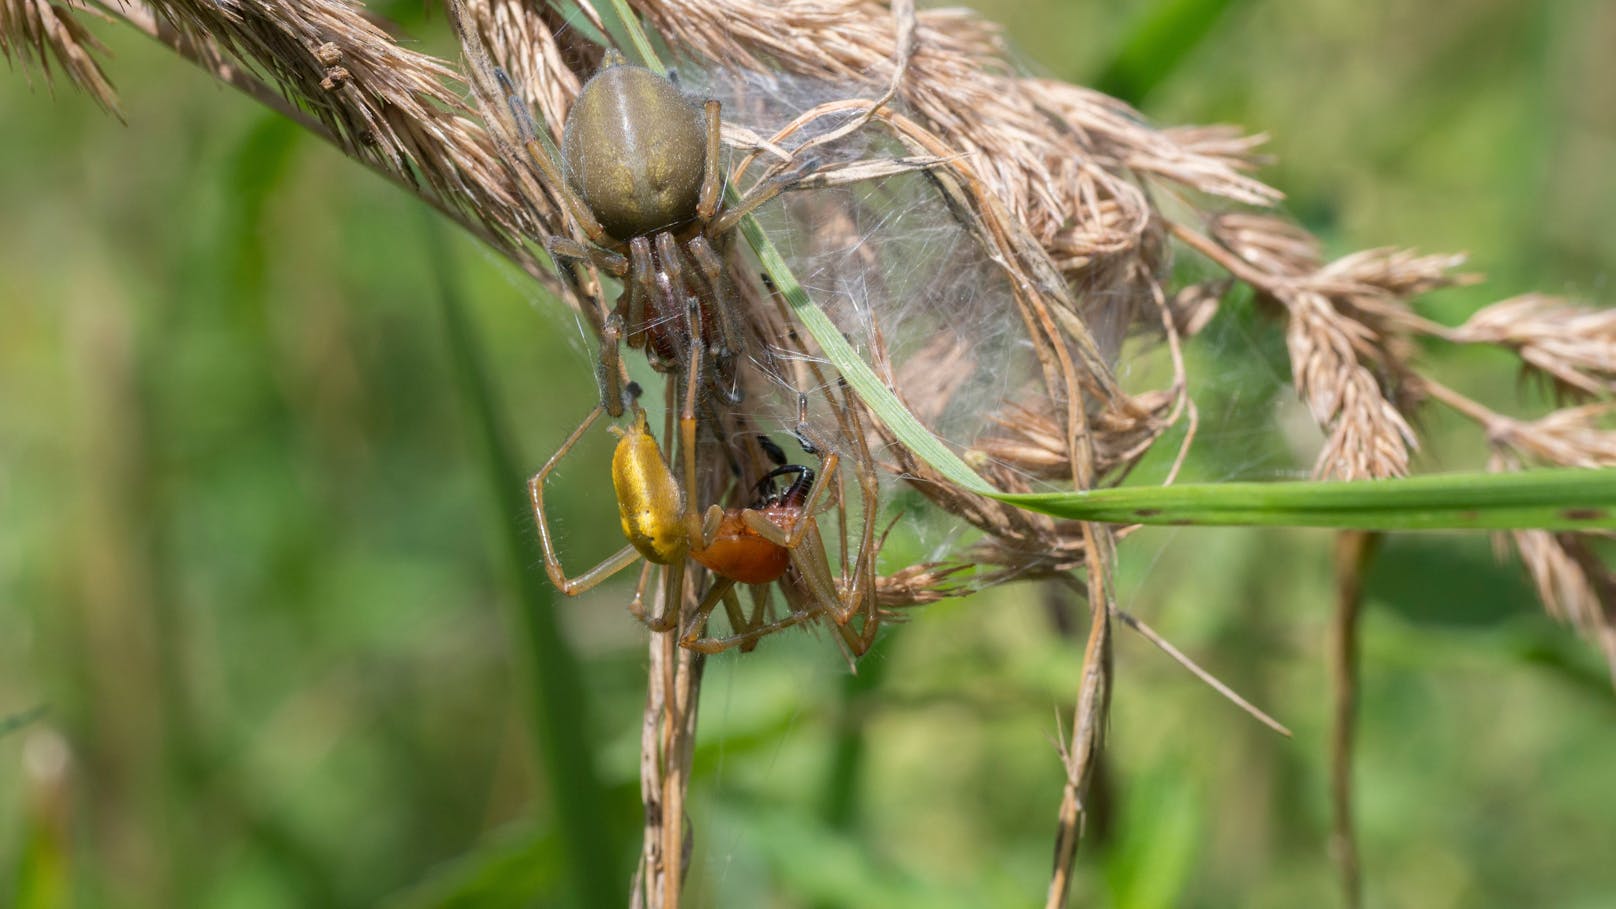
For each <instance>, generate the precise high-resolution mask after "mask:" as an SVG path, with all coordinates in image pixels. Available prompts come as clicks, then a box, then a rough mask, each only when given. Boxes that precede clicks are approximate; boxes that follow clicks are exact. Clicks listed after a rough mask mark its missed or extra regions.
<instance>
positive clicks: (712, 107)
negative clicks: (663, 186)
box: [696, 100, 724, 223]
mask: <svg viewBox="0 0 1616 909" xmlns="http://www.w3.org/2000/svg"><path fill="white" fill-rule="evenodd" d="M702 113H703V115H704V116H705V117H706V118H707V161H706V163H705V164H704V165H702V173H701V195H700V197H698V199H697V201H696V217H697V218H700V219H701V221H702V223H706V222H707V221H709V220H711V219H712V217H713V212H715V211H718V195H719V193H721V192H722V191H723V189H724V180H723V170H722V169H721V167H720V165H719V160H718V159H719V156H720V155H722V154H723V151H724V149H723V141H724V140H723V128H722V127H723V120H722V119H721V117H722V111H721V110H720V106H719V103H718V102H717V101H716V100H710V101H708V102H707V103H706V104H704V105H702Z"/></svg>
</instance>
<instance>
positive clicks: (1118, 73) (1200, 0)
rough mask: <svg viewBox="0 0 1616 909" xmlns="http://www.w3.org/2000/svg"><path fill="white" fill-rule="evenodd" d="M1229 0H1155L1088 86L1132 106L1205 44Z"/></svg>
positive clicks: (1233, 0) (1228, 6) (1224, 11)
mask: <svg viewBox="0 0 1616 909" xmlns="http://www.w3.org/2000/svg"><path fill="white" fill-rule="evenodd" d="M1234 5H1235V0H1161V2H1158V3H1156V4H1154V5H1153V6H1151V7H1150V8H1149V9H1148V10H1146V11H1145V13H1144V15H1143V16H1141V17H1140V18H1139V19H1138V20H1137V21H1136V22H1135V23H1134V25H1133V28H1132V29H1131V30H1130V31H1129V33H1128V35H1127V37H1125V38H1124V39H1123V41H1122V44H1121V46H1120V47H1119V48H1118V49H1117V53H1116V56H1115V57H1113V58H1111V62H1110V63H1109V64H1107V65H1106V67H1105V69H1103V70H1101V71H1100V74H1099V75H1098V76H1096V77H1095V79H1094V87H1095V88H1097V89H1099V90H1100V91H1103V92H1105V93H1106V94H1108V95H1112V96H1114V97H1117V98H1121V99H1122V100H1124V101H1126V102H1128V103H1129V104H1132V105H1135V106H1137V105H1138V104H1140V102H1142V101H1143V100H1144V99H1145V97H1146V96H1148V95H1149V94H1150V93H1151V92H1152V91H1154V90H1155V89H1156V87H1157V86H1159V85H1161V84H1162V83H1163V82H1165V81H1167V79H1168V77H1170V76H1171V75H1172V74H1173V73H1174V72H1175V71H1176V70H1178V68H1179V67H1180V66H1181V65H1182V64H1183V62H1184V60H1185V59H1186V58H1187V57H1188V56H1189V55H1190V52H1191V51H1193V50H1195V48H1197V47H1199V46H1200V44H1201V42H1203V41H1204V40H1206V38H1207V36H1208V35H1210V34H1211V33H1212V29H1213V27H1214V26H1216V25H1217V23H1218V20H1219V19H1221V18H1223V15H1224V14H1225V13H1227V12H1228V11H1229V8H1230V7H1232V6H1234Z"/></svg>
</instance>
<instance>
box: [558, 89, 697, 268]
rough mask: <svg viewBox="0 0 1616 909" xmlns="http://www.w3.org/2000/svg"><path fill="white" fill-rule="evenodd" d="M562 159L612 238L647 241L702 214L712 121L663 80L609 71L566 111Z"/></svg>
mask: <svg viewBox="0 0 1616 909" xmlns="http://www.w3.org/2000/svg"><path fill="white" fill-rule="evenodd" d="M561 160H562V166H563V172H564V173H565V175H566V178H567V182H568V183H570V184H571V185H572V188H573V189H574V190H575V191H576V192H577V193H578V195H579V196H580V197H581V198H582V199H583V201H584V204H586V205H588V206H589V209H590V211H591V212H592V213H593V214H594V215H595V218H596V219H597V220H599V221H600V225H601V227H603V228H605V230H606V232H607V233H608V234H610V235H611V236H612V237H613V238H615V239H617V240H629V239H632V238H634V237H640V236H645V235H647V234H651V233H655V232H656V231H659V230H663V229H665V228H669V227H673V226H675V225H678V224H682V223H684V222H686V221H689V220H691V219H692V218H694V217H696V206H697V202H698V201H699V199H700V195H701V182H702V174H703V170H704V168H705V166H706V160H707V143H706V124H705V120H704V119H703V114H702V111H701V110H699V109H698V108H696V107H695V106H694V105H692V104H691V103H690V101H689V100H688V99H686V98H685V96H684V95H681V94H680V93H679V90H678V89H677V88H675V87H674V85H673V83H672V82H669V81H668V80H667V79H665V78H663V77H662V76H659V75H657V74H656V73H653V72H651V71H650V70H648V69H644V68H643V67H638V66H630V65H628V64H617V65H615V66H607V67H606V68H605V69H602V70H601V71H600V72H598V73H596V74H595V77H594V78H592V79H590V80H589V82H588V83H587V84H585V85H584V87H583V91H581V92H580V93H579V94H578V100H577V101H576V102H574V103H573V106H572V110H571V111H570V112H569V113H568V114H567V123H566V129H565V131H564V133H563V135H562V139H561Z"/></svg>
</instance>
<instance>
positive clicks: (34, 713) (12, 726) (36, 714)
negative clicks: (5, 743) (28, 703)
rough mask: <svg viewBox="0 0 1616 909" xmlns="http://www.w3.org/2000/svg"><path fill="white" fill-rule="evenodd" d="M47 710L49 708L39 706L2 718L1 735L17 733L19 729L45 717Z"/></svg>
mask: <svg viewBox="0 0 1616 909" xmlns="http://www.w3.org/2000/svg"><path fill="white" fill-rule="evenodd" d="M46 709H48V708H46V706H45V705H44V704H39V705H36V706H34V707H30V708H28V709H27V710H24V711H22V712H21V713H13V714H12V715H11V716H6V717H0V735H5V734H7V733H10V732H16V731H17V730H18V729H21V728H22V727H24V726H26V725H28V724H29V723H32V722H33V721H34V720H37V719H39V718H40V717H42V716H44V715H45V711H46Z"/></svg>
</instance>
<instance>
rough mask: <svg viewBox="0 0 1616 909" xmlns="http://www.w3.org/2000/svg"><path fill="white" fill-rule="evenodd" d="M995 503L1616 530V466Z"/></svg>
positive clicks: (1324, 523)
mask: <svg viewBox="0 0 1616 909" xmlns="http://www.w3.org/2000/svg"><path fill="white" fill-rule="evenodd" d="M995 498H998V499H1000V500H1001V501H1005V502H1009V503H1011V504H1013V505H1019V506H1021V507H1023V508H1029V509H1031V510H1033V511H1041V512H1043V513H1045V514H1051V515H1055V516H1057V517H1063V518H1075V519H1080V520H1086V521H1104V522H1108V523H1117V524H1194V525H1202V526H1226V525H1248V526H1274V527H1333V528H1338V529H1354V530H1511V529H1525V528H1536V529H1543V530H1589V529H1593V528H1610V527H1616V468H1612V469H1602V470H1576V469H1556V470H1532V471H1523V472H1520V473H1495V474H1486V473H1450V474H1433V475H1429V476H1422V477H1408V478H1405V479H1399V480H1374V481H1369V482H1361V483H1318V482H1306V483H1302V482H1298V483H1214V484H1205V485H1195V486H1137V487H1124V488H1120V489H1097V490H1094V491H1092V492H1059V493H1038V494H1033V495H999V496H995Z"/></svg>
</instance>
